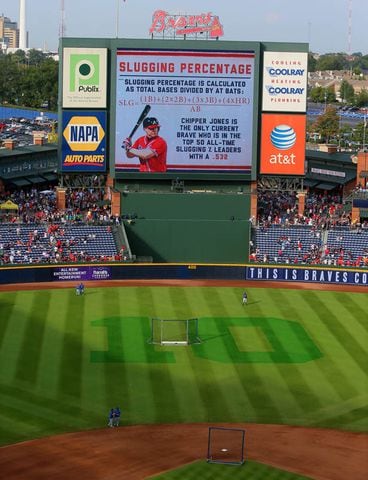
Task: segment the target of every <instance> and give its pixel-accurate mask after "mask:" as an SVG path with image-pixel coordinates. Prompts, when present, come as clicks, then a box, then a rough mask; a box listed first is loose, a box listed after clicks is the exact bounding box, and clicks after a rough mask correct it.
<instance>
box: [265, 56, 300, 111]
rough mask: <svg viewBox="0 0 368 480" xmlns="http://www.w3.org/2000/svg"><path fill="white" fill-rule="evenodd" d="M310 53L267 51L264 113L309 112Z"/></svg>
mask: <svg viewBox="0 0 368 480" xmlns="http://www.w3.org/2000/svg"><path fill="white" fill-rule="evenodd" d="M307 66H308V53H303V52H264V55H263V89H262V110H263V111H271V112H281V111H282V112H305V111H306V106H307V76H308V69H307Z"/></svg>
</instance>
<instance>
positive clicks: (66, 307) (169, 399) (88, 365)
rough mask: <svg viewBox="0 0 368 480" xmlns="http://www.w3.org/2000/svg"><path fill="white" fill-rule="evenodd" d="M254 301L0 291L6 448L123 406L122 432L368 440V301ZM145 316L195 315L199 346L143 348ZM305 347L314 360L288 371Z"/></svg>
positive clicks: (198, 291)
mask: <svg viewBox="0 0 368 480" xmlns="http://www.w3.org/2000/svg"><path fill="white" fill-rule="evenodd" d="M248 294H249V304H248V306H247V307H243V306H242V304H241V295H242V290H241V289H240V288H229V287H223V288H218V287H125V288H101V289H98V288H87V292H86V295H85V296H83V297H77V296H76V295H75V293H74V290H73V289H67V290H65V289H60V290H58V289H56V290H46V291H45V290H43V291H19V292H9V293H6V294H3V293H2V294H0V311H1V316H0V385H1V390H0V407H1V410H0V419H1V422H0V442H1V443H2V444H6V443H12V442H16V441H20V440H23V439H27V438H34V437H38V436H43V435H48V434H53V433H57V432H63V431H73V430H81V429H85V428H96V427H101V426H104V425H105V424H106V423H107V418H106V417H107V413H108V411H109V409H110V408H111V407H113V406H117V405H119V406H120V408H121V409H122V421H123V423H128V424H133V423H179V422H225V421H226V422H241V421H246V422H259V423H289V424H296V425H311V426H312V425H317V426H328V427H336V428H347V429H353V430H367V423H366V419H367V391H368V385H367V375H366V372H365V361H366V354H367V344H368V334H367V319H366V317H367V315H366V311H367V306H368V301H367V295H366V294H358V293H357V294H349V293H341V292H339V293H336V292H323V291H308V290H286V289H279V290H273V289H264V288H257V289H249V291H248ZM151 317H159V318H166V319H168V318H177V319H186V318H192V317H198V318H199V331H200V335H201V337H202V338H203V340H204V341H203V343H202V344H201V345H196V346H191V347H176V346H170V347H169V346H166V347H161V346H154V345H151V344H149V343H148V339H149V337H150V318H151ZM201 319H202V321H201ZM274 325H276V326H277V329H274ZM296 327H297V328H296ZM280 335H281V336H286V337H287V344H286V345H284V344H283V342H282V340H283V339H282V338H280ZM305 336H307V338H308V339H309V340H308V342H309V343H308V342H307V344H306V343H305V342H304V343H303V338H304V337H305ZM275 348H276V349H279V350H280V352H281V354H282V355H281V356H280V355H276V354H275V352H274V351H273V349H275ZM257 349H258V351H257ZM262 349H263V351H262ZM303 349H304V350H305V349H307V350H308V351H310V352H309V353H311V355H312V356H313V355H315V356H314V358H312V359H311V360H310V361H302V362H299V361H298V362H297V363H295V362H294V363H293V361H292V360H290V359H291V358H302V357H300V355H299V354H300V352H302V353H303ZM254 350H256V351H254ZM259 350H260V351H259ZM280 352H279V353H280ZM316 352H317V353H318V352H319V353H318V354H316ZM304 353H305V352H304ZM298 355H299V357H298ZM265 358H268V361H264V359H265ZM277 358H278V360H276V361H275V359H277ZM280 359H281V360H280ZM282 359H284V360H282ZM285 359H289V361H288V360H285Z"/></svg>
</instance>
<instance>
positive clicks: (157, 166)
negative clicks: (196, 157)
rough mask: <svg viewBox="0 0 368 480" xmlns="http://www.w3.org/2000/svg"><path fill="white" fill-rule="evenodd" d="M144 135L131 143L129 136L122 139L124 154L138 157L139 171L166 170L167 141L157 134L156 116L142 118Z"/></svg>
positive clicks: (157, 123)
mask: <svg viewBox="0 0 368 480" xmlns="http://www.w3.org/2000/svg"><path fill="white" fill-rule="evenodd" d="M143 129H144V132H145V135H143V136H142V137H139V138H138V139H137V140H136V141H135V142H134V143H133V144H132V141H131V138H130V137H128V138H126V139H125V140H124V142H123V146H124V148H125V152H126V156H127V157H128V158H133V157H138V158H139V162H140V166H139V171H140V172H166V155H167V143H166V141H165V140H164V139H163V138H162V137H160V136H159V134H158V132H159V131H160V124H159V122H158V120H157V118H154V117H147V118H145V119H144V120H143Z"/></svg>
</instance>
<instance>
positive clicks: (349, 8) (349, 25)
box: [348, 0, 353, 56]
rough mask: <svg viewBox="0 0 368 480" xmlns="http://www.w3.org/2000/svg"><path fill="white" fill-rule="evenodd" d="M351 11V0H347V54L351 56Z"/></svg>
mask: <svg viewBox="0 0 368 480" xmlns="http://www.w3.org/2000/svg"><path fill="white" fill-rule="evenodd" d="M352 13H353V0H348V55H349V56H351V53H352V52H351V24H352Z"/></svg>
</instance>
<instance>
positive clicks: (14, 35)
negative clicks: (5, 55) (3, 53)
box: [0, 15, 19, 48]
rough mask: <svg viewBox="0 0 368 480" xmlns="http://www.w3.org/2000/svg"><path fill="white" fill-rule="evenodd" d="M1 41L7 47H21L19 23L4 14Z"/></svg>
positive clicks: (0, 31)
mask: <svg viewBox="0 0 368 480" xmlns="http://www.w3.org/2000/svg"><path fill="white" fill-rule="evenodd" d="M0 42H1V43H3V44H5V45H6V46H7V48H19V29H18V24H17V22H12V21H11V20H10V18H8V17H4V15H2V16H0Z"/></svg>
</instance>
